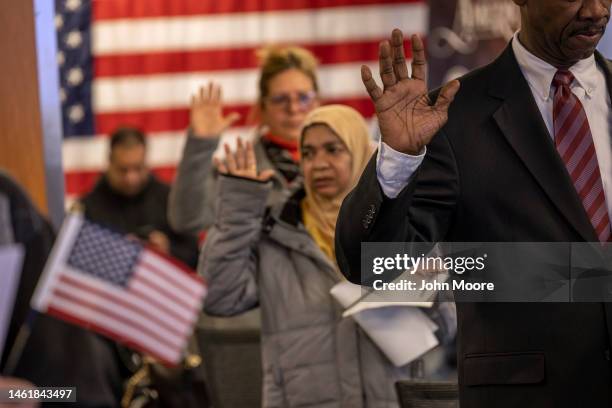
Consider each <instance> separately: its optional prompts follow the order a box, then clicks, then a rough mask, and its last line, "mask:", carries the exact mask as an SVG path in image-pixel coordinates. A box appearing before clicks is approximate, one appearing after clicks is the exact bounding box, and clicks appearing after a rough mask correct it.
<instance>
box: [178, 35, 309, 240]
mask: <svg viewBox="0 0 612 408" xmlns="http://www.w3.org/2000/svg"><path fill="white" fill-rule="evenodd" d="M260 59H261V68H260V69H261V72H260V77H259V98H258V100H257V104H256V106H255V109H254V112H255V114H254V115H253V116H254V117H256V118H258V127H257V134H256V135H255V142H254V146H253V147H254V152H255V158H256V160H257V164H258V166H259V168H260V169H262V170H268V169H272V170H274V174H273V176H272V185H273V187H272V193H271V194H270V196H269V199H270V202H269V203H270V204H272V203H276V202H279V201H282V200H283V199H285V198H286V197H287V191H288V190H290V189H291V186H292V185H297V184H299V165H298V162H299V149H298V138H299V136H300V130H301V127H302V123H303V121H304V118H305V117H306V115H307V114H308V112H310V111H311V110H312V109H313V108H316V107H317V106H318V105H319V99H318V86H317V76H316V66H317V62H316V60H315V58H314V56H313V55H312V54H311V53H310V52H309V51H307V50H305V49H302V48H298V47H283V48H278V47H271V48H266V49H263V50H262V51H261V52H260ZM238 118H239V115H238V114H237V113H232V114H230V115H228V116H223V112H222V103H221V88H220V87H219V86H218V85H215V84H212V83H211V84H209V85H208V86H207V87H203V88H201V89H200V92H199V93H198V94H197V95H195V96H193V97H192V101H191V118H190V128H189V131H188V135H187V143H186V144H185V149H184V152H183V157H182V159H181V162H180V164H179V166H178V174H177V177H176V180H175V182H174V184H173V186H172V189H171V193H170V206H169V208H168V217H169V220H170V224H171V225H172V226H173V227H174V228H175V230H177V231H181V232H187V233H196V234H197V233H200V232H202V231H203V230H206V229H207V228H208V227H210V226H211V225H212V224H213V222H214V192H215V191H216V188H215V183H216V174H215V171H214V169H213V168H212V157H213V153H214V152H215V150H216V149H217V145H218V143H219V137H220V136H221V134H222V133H223V132H224V131H225V130H226V129H227V128H228V127H229V126H231V124H232V123H234V122H235V121H236V120H238Z"/></svg>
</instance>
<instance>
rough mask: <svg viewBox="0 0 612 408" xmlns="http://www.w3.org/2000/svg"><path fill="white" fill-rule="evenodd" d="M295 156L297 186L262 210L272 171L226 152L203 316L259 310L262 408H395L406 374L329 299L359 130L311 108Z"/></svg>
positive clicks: (360, 147)
mask: <svg viewBox="0 0 612 408" xmlns="http://www.w3.org/2000/svg"><path fill="white" fill-rule="evenodd" d="M300 151H301V156H302V157H301V170H302V173H303V176H304V188H303V189H300V190H298V191H296V192H294V193H293V194H292V195H291V196H290V198H289V199H288V200H286V201H285V202H283V203H281V204H280V205H277V206H275V207H272V208H271V209H270V210H268V209H267V208H266V200H267V197H268V194H269V193H270V190H271V185H270V183H268V180H269V178H270V177H271V176H272V170H263V171H261V172H258V169H257V164H256V161H255V155H254V152H253V146H252V145H251V144H250V143H246V145H244V144H243V143H242V142H239V143H238V147H237V150H236V152H235V153H232V152H230V150H229V147H227V146H226V158H225V161H223V162H217V167H218V169H219V171H220V173H221V174H223V175H222V176H221V177H220V179H219V189H218V195H217V218H216V220H215V224H214V226H213V228H212V229H211V230H210V232H209V235H208V237H207V240H206V243H205V245H204V248H203V251H202V254H201V259H200V264H199V266H198V269H199V272H200V273H201V274H202V275H204V276H205V278H206V279H207V280H208V284H209V287H208V289H209V292H208V296H207V297H206V300H205V311H206V312H208V313H210V314H214V315H223V316H231V315H236V314H239V313H242V312H244V311H246V310H249V309H251V308H254V307H257V306H258V305H259V306H260V307H261V315H262V330H261V337H262V363H263V374H264V379H263V406H264V407H307V406H308V407H329V408H331V407H351V408H359V407H397V406H398V405H397V400H396V395H395V390H394V383H395V381H396V380H398V379H400V378H407V377H409V372H410V366H409V365H406V366H403V367H395V366H393V364H391V363H390V362H389V360H388V359H387V358H386V357H385V356H384V355H383V354H382V353H381V351H380V350H379V349H378V348H377V347H376V345H375V344H374V343H373V342H372V341H371V340H370V339H369V338H368V337H367V335H366V334H365V333H364V332H363V331H362V330H361V329H359V327H358V326H357V325H356V323H355V322H354V320H353V319H352V318H344V319H343V318H342V317H341V313H342V310H341V308H340V307H339V305H338V304H337V303H336V302H335V300H334V299H333V298H332V296H331V295H330V289H331V288H332V287H333V286H334V285H336V284H337V283H339V282H341V281H342V280H343V278H342V275H341V274H340V273H339V271H338V267H337V265H336V264H335V256H334V230H335V224H336V218H337V216H338V212H339V210H340V205H341V203H342V200H343V198H344V197H345V195H346V194H347V193H348V192H349V191H350V190H351V189H352V188H353V186H354V185H355V184H356V183H357V180H358V179H359V176H360V174H361V172H362V171H363V169H364V167H365V166H366V163H367V162H368V160H369V158H370V157H371V155H372V149H371V147H370V137H369V134H368V129H367V126H366V123H365V121H364V119H363V117H362V116H361V115H360V114H359V113H358V112H356V111H355V110H354V109H352V108H349V107H346V106H341V105H329V106H324V107H321V108H317V109H315V110H313V111H312V112H311V113H310V114H309V115H308V116H307V118H306V120H305V126H304V129H303V130H302V133H301V138H300Z"/></svg>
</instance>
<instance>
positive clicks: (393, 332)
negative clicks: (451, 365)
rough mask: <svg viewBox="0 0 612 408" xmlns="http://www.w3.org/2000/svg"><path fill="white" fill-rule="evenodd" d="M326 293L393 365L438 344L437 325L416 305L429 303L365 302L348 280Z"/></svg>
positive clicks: (408, 360)
mask: <svg viewBox="0 0 612 408" xmlns="http://www.w3.org/2000/svg"><path fill="white" fill-rule="evenodd" d="M330 293H331V295H332V296H333V297H334V298H335V299H336V300H337V301H338V303H340V305H342V307H344V308H345V309H346V308H348V309H346V310H345V312H344V313H343V316H344V317H347V316H352V317H353V318H354V319H355V321H356V322H357V323H358V324H359V326H360V327H361V328H362V329H363V330H364V331H365V332H366V334H367V335H368V336H369V337H370V338H371V339H372V341H374V343H375V344H376V345H377V346H378V347H379V348H380V350H381V351H382V352H383V353H384V354H385V355H386V356H387V358H389V360H390V361H391V362H392V363H393V364H394V365H395V366H397V367H400V366H403V365H405V364H408V363H409V362H411V361H413V360H415V359H417V358H418V357H420V356H421V355H423V354H425V353H426V352H427V351H429V350H431V349H432V348H434V347H435V346H437V345H438V339H437V338H436V336H435V334H434V333H435V331H436V330H437V329H438V326H437V325H436V324H435V323H434V322H433V321H432V320H431V319H430V318H429V317H427V315H426V314H425V313H423V312H422V311H421V310H420V308H419V307H418V306H424V307H430V306H431V302H418V303H415V302H372V301H369V302H368V301H364V299H366V298H367V296H366V297H365V298H363V296H362V295H363V294H362V289H361V287H360V286H359V285H355V284H353V283H350V282H341V283H338V284H337V285H335V286H334V287H333V288H332V289H331V291H330ZM360 299H361V300H360ZM355 302H357V303H355Z"/></svg>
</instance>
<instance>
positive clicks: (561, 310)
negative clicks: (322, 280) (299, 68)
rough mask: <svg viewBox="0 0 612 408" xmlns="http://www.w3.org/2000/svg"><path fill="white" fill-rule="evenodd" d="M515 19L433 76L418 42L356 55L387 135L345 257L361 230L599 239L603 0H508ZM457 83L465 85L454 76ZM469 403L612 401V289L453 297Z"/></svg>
mask: <svg viewBox="0 0 612 408" xmlns="http://www.w3.org/2000/svg"><path fill="white" fill-rule="evenodd" d="M514 2H515V3H516V4H517V5H518V6H519V7H520V8H521V23H522V24H521V25H522V29H521V31H520V33H518V34H517V35H515V36H514V38H513V39H512V41H511V43H510V44H509V46H508V47H507V48H506V50H505V51H504V52H503V53H502V54H501V56H500V57H498V58H497V59H496V60H495V61H494V62H492V63H491V64H490V65H488V66H486V67H483V68H481V69H478V70H475V71H473V72H471V73H469V74H467V75H466V76H464V77H462V78H461V79H460V80H459V82H457V81H453V82H450V83H449V84H447V85H446V86H444V87H443V88H442V89H441V90H440V91H439V93H437V94H432V95H431V98H432V99H433V98H434V97H436V96H437V99H436V100H435V103H432V102H431V99H430V96H428V94H427V89H426V78H425V72H426V61H425V56H424V52H423V45H422V43H421V41H420V39H419V38H418V37H416V36H413V38H412V46H413V63H412V77H411V78H410V77H409V76H408V70H407V67H406V63H405V59H404V55H403V46H402V43H403V39H402V35H401V32H400V31H399V30H395V31H394V32H393V35H392V39H391V42H383V43H381V47H380V68H381V79H382V82H383V85H384V87H383V89H381V88H379V87H378V86H377V85H376V83H375V81H374V79H373V78H372V74H371V72H370V71H369V70H368V69H367V68H366V67H363V68H362V79H363V82H364V84H365V86H366V88H367V90H368V92H369V94H370V97H371V98H372V100H373V102H374V104H375V107H376V112H377V116H378V120H379V125H380V129H381V134H382V141H381V143H380V146H379V150H378V153H377V154H376V155H375V157H373V158H372V160H371V162H370V163H369V165H368V166H367V168H366V170H365V171H364V174H363V175H362V178H361V180H360V182H359V184H358V185H357V187H356V188H355V189H354V190H353V192H352V193H351V194H350V195H349V196H348V197H347V198H346V200H345V201H344V204H343V206H342V210H341V212H340V218H339V220H338V223H337V230H336V254H337V259H338V264H339V265H340V268H341V269H342V271H343V273H344V274H345V275H346V276H347V277H348V278H349V279H350V280H351V281H352V282H355V283H363V282H365V281H370V279H371V276H367V275H364V276H362V275H361V270H360V258H361V257H360V243H361V242H368V241H369V242H372V241H412V242H440V241H446V242H521V241H522V242H597V241H601V242H606V241H610V236H611V235H612V232H611V230H610V217H611V214H612V141H611V138H610V134H611V133H610V123H611V120H612V115H611V113H610V112H611V111H610V94H611V91H612V64H611V63H610V62H608V61H606V60H605V59H604V58H603V57H602V56H601V55H600V54H598V53H597V52H596V51H595V47H596V45H597V43H598V41H599V39H600V38H601V36H602V34H603V31H604V29H605V26H606V24H607V22H608V19H609V13H610V3H611V2H610V0H576V1H567V0H514ZM459 85H460V89H459ZM457 312H458V351H457V355H458V364H459V384H460V400H461V407H462V408H472V407H486V408H490V407H496V408H500V407H513V408H514V407H521V408H525V407H538V408H540V407H555V408H557V407H568V408H569V407H610V406H612V365H611V362H610V349H611V347H612V344H611V340H610V339H611V337H612V336H611V335H612V305H610V304H606V303H537V304H536V303H458V304H457Z"/></svg>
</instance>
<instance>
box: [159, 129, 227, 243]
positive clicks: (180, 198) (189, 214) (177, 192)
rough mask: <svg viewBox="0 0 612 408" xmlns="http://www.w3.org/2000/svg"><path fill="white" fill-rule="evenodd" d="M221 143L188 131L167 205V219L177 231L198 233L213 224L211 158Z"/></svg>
mask: <svg viewBox="0 0 612 408" xmlns="http://www.w3.org/2000/svg"><path fill="white" fill-rule="evenodd" d="M218 142H219V140H218V139H217V138H214V139H198V138H196V137H193V135H192V134H191V132H188V135H187V141H186V142H185V148H184V149H183V157H182V158H181V161H180V163H179V166H178V171H177V174H176V179H175V180H174V183H172V187H171V189H170V197H169V202H168V220H169V222H170V225H171V226H172V228H173V229H174V230H175V231H176V232H180V233H188V234H198V233H200V232H201V231H202V230H204V229H206V228H208V227H210V225H211V224H212V223H213V222H214V218H213V217H214V215H213V214H214V211H213V209H214V208H213V207H214V199H213V197H212V196H213V195H214V191H215V190H214V188H215V187H214V181H215V179H216V177H214V176H213V168H212V157H213V153H214V152H215V150H216V149H217V144H218Z"/></svg>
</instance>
